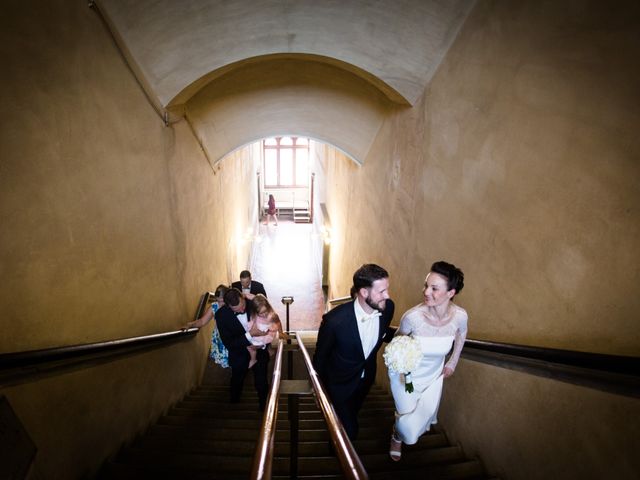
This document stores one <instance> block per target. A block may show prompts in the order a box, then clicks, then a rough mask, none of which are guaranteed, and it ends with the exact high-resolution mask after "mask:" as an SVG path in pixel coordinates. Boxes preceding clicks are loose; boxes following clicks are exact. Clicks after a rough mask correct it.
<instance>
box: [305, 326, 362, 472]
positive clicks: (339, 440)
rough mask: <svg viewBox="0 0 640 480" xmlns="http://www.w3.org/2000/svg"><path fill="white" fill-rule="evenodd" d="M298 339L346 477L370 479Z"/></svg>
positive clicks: (307, 354)
mask: <svg viewBox="0 0 640 480" xmlns="http://www.w3.org/2000/svg"><path fill="white" fill-rule="evenodd" d="M296 337H297V339H298V346H299V348H300V352H301V353H302V357H303V358H304V363H305V365H306V367H307V370H308V371H309V378H310V380H311V385H312V386H313V389H314V391H315V392H316V398H317V400H318V403H319V405H320V409H321V410H322V413H323V415H324V418H325V420H326V421H327V428H328V429H329V435H330V436H331V441H332V442H333V445H334V447H335V451H336V455H337V457H338V461H339V462H340V466H341V468H342V473H343V475H344V476H345V477H346V478H350V479H355V480H364V479H368V478H369V475H368V474H367V471H366V470H365V469H364V466H363V465H362V462H361V461H360V457H359V456H358V454H357V453H356V450H355V448H353V445H352V443H351V440H349V437H348V436H347V432H345V430H344V427H343V426H342V422H340V419H339V418H338V415H337V414H336V412H335V410H334V409H333V405H332V404H331V401H330V400H329V397H328V396H327V393H326V392H325V390H324V387H323V386H322V383H321V382H320V378H318V374H317V372H316V371H315V369H314V368H313V364H312V363H311V358H310V357H309V353H308V352H307V348H306V347H305V346H304V343H303V342H302V339H301V338H300V336H299V335H297V334H296Z"/></svg>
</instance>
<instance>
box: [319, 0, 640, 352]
mask: <svg viewBox="0 0 640 480" xmlns="http://www.w3.org/2000/svg"><path fill="white" fill-rule="evenodd" d="M518 5H519V6H516V5H515V4H510V6H509V5H507V4H495V3H494V2H481V3H479V4H478V6H477V8H476V10H474V12H473V13H472V14H471V16H470V17H469V19H468V21H467V23H466V24H465V27H464V28H463V29H462V31H461V35H460V37H459V38H458V40H457V41H456V42H455V43H454V45H453V47H452V49H451V50H450V52H449V54H448V55H447V56H446V58H445V60H444V62H443V64H442V65H441V68H440V70H439V71H438V73H437V74H436V76H435V78H434V80H433V82H432V83H431V85H430V87H429V88H428V89H427V90H426V91H425V95H424V97H423V98H422V101H421V103H420V104H419V105H418V106H417V107H416V108H414V109H408V110H405V111H404V112H398V113H396V114H395V115H393V116H391V117H390V118H389V119H388V121H387V122H386V123H385V125H384V126H383V128H382V129H381V131H380V133H379V134H378V136H377V138H376V141H375V142H374V144H373V146H372V149H371V153H370V154H369V155H368V157H367V158H366V161H365V163H364V166H363V167H361V168H358V167H356V166H355V165H353V163H352V162H349V161H348V160H346V159H345V158H344V157H343V156H342V155H340V154H339V153H335V155H336V157H340V161H338V162H336V163H335V165H333V166H332V167H331V168H333V172H332V175H330V176H329V177H328V179H327V182H328V187H327V188H331V189H332V191H331V193H330V194H328V195H327V196H328V199H329V200H328V202H329V203H330V213H331V216H332V223H334V224H336V225H339V227H337V228H338V229H339V231H340V234H341V235H342V239H341V240H340V241H341V242H342V245H343V246H344V250H343V255H342V256H341V259H336V261H335V262H336V263H335V264H332V266H335V267H336V268H337V270H336V273H335V275H334V277H333V281H332V283H333V284H335V285H340V290H345V289H346V287H347V286H346V285H345V286H342V285H341V283H342V282H344V281H343V280H342V279H344V278H347V277H349V276H350V275H351V273H352V271H353V269H354V267H357V266H358V265H359V264H360V263H362V262H363V261H367V260H371V261H380V262H381V263H382V264H383V265H385V266H387V267H388V268H389V270H390V271H391V275H392V279H391V280H392V289H393V295H394V297H395V298H396V299H397V300H398V304H399V306H400V307H401V310H404V309H406V308H408V307H409V306H411V305H414V304H416V303H418V302H419V301H420V299H421V286H422V282H423V280H424V276H425V274H426V273H427V270H428V267H429V265H430V264H431V263H432V262H433V261H435V260H439V259H447V260H449V261H451V262H453V263H455V264H457V265H459V266H460V267H461V268H462V269H463V270H464V272H465V274H466V283H467V286H466V287H465V289H464V291H463V292H462V295H461V296H460V297H459V302H460V303H461V304H462V305H464V306H465V307H467V308H468V309H469V312H470V317H471V323H470V328H471V333H472V335H473V336H474V337H477V338H490V339H493V340H498V341H507V342H515V343H524V344H532V345H543V346H548V347H559V348H572V349H576V350H586V351H595V352H603V353H617V354H627V355H632V354H635V355H638V354H639V353H640V330H638V329H637V328H636V326H637V314H638V312H639V311H640V299H639V298H638V296H637V295H635V292H636V285H637V284H638V281H639V280H640V275H639V273H640V269H639V267H638V261H637V260H638V258H639V253H640V252H639V250H640V244H639V243H638V241H637V238H638V236H639V234H640V221H639V218H638V209H637V206H638V202H639V200H640V189H638V185H637V179H638V178H639V173H640V163H639V162H638V161H637V159H638V157H639V155H640V139H639V138H638V136H637V129H638V126H639V125H640V110H639V109H638V108H637V107H638V106H639V104H640V97H639V94H638V89H637V88H636V85H638V84H640V82H639V81H640V64H638V62H636V61H635V59H636V58H638V56H639V55H640V42H638V41H637V37H634V36H633V33H634V31H635V30H634V28H635V26H636V25H635V24H634V23H633V22H632V21H630V20H629V21H626V19H627V18H628V16H629V14H630V11H631V10H637V8H632V7H629V10H630V11H629V12H627V11H626V10H625V9H623V8H620V9H618V10H615V11H612V10H610V9H607V8H605V7H602V9H600V8H599V7H597V6H593V5H591V4H590V3H588V2H574V3H573V4H572V5H573V7H572V8H569V7H562V6H560V5H558V6H552V5H551V4H545V5H542V6H539V5H538V2H518ZM629 5H631V2H629ZM632 39H636V41H635V42H633V41H631V40H632ZM340 210H342V213H340ZM334 217H335V219H334ZM340 218H342V220H340ZM355 225H357V226H358V228H354V226H355ZM398 320H399V319H398Z"/></svg>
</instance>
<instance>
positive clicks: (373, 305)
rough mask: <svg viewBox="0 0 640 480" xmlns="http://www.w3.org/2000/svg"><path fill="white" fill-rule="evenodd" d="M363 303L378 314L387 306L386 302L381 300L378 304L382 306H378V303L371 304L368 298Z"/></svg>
mask: <svg viewBox="0 0 640 480" xmlns="http://www.w3.org/2000/svg"><path fill="white" fill-rule="evenodd" d="M365 303H366V304H367V305H369V306H370V307H371V308H373V309H374V310H378V311H379V312H382V311H383V310H384V307H386V306H387V301H386V300H382V302H380V303H382V306H380V304H378V303H373V302H372V301H371V299H370V298H367V299H365Z"/></svg>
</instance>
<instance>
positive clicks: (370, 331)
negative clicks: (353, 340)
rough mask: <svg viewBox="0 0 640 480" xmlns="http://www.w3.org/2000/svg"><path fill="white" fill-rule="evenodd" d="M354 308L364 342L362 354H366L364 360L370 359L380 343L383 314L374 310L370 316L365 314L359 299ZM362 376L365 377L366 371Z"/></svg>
mask: <svg viewBox="0 0 640 480" xmlns="http://www.w3.org/2000/svg"><path fill="white" fill-rule="evenodd" d="M353 308H354V311H355V314H356V322H357V324H358V333H359V334H360V341H361V342H362V353H364V358H368V357H369V355H370V354H371V351H372V350H373V347H375V346H376V343H377V342H378V335H379V333H380V321H379V320H378V318H379V317H380V315H381V313H380V312H379V311H378V310H374V311H373V313H370V314H369V313H367V312H365V311H364V309H363V308H362V307H361V306H360V301H359V300H358V299H357V298H356V301H355V302H353ZM362 374H363V375H364V371H363V372H362Z"/></svg>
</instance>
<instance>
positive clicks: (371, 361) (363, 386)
mask: <svg viewBox="0 0 640 480" xmlns="http://www.w3.org/2000/svg"><path fill="white" fill-rule="evenodd" d="M351 293H352V296H353V297H354V300H353V301H352V302H349V303H345V304H342V305H340V306H338V307H336V308H334V309H333V310H331V311H330V312H328V313H326V314H325V315H324V316H323V317H322V324H321V325H320V330H318V341H317V343H316V352H315V355H314V356H313V366H314V368H315V370H316V372H318V375H319V376H320V379H321V380H322V384H323V385H324V387H325V388H326V389H327V393H328V395H329V397H330V398H331V401H332V403H333V408H334V409H335V411H336V414H337V415H338V417H339V418H340V421H341V422H342V425H343V426H344V429H345V431H346V432H347V435H348V436H349V438H350V439H351V440H355V439H356V437H357V436H358V411H359V410H360V407H361V406H362V403H363V402H364V399H365V397H366V396H367V393H369V389H370V388H371V385H373V382H374V381H375V378H376V356H377V353H378V349H379V348H380V345H382V342H383V340H384V341H387V342H388V341H390V340H391V338H393V331H392V330H391V329H390V328H389V324H390V323H391V319H392V318H393V311H394V308H395V307H394V304H393V301H392V300H391V299H389V274H388V273H387V271H386V270H385V269H384V268H382V267H380V266H378V265H374V264H367V265H363V266H362V267H360V268H359V269H358V270H357V271H356V272H355V273H354V274H353V287H351Z"/></svg>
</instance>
